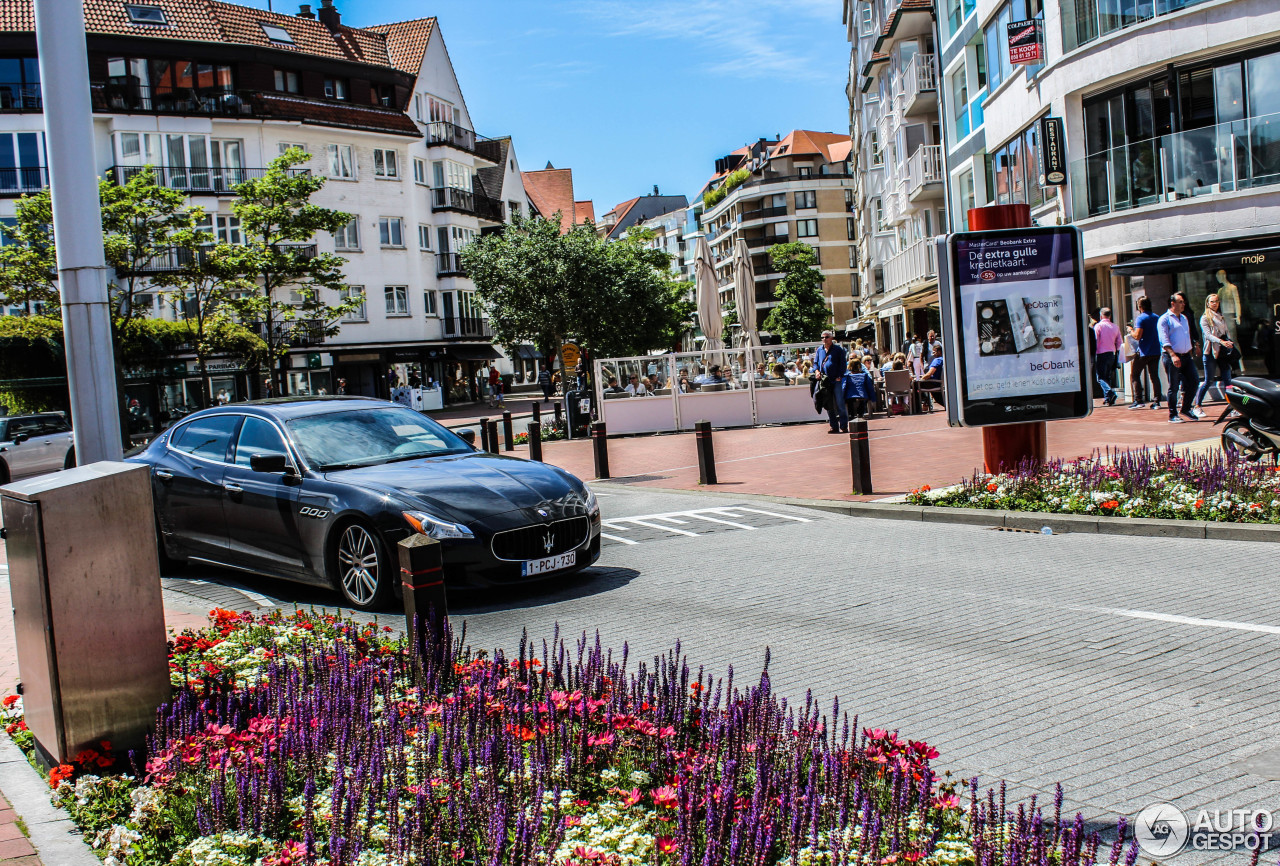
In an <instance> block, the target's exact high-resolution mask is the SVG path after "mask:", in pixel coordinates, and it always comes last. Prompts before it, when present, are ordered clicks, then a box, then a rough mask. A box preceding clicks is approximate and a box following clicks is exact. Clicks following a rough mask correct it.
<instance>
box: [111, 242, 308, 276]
mask: <svg viewBox="0 0 1280 866" xmlns="http://www.w3.org/2000/svg"><path fill="white" fill-rule="evenodd" d="M278 249H279V250H280V251H281V252H284V253H289V254H292V255H293V256H294V257H295V258H300V259H314V258H315V257H316V255H318V253H319V250H318V248H317V247H316V245H315V244H281V245H280V246H279V247H278ZM211 253H212V248H207V247H205V248H200V249H195V250H193V249H191V248H189V247H173V248H172V249H168V250H165V251H164V252H162V253H160V254H159V255H157V256H153V257H152V258H151V259H149V260H148V261H145V262H143V263H141V264H140V265H138V266H137V267H136V268H130V269H126V270H124V271H123V273H125V274H172V273H176V272H177V271H182V270H186V269H187V268H189V267H191V266H192V265H195V264H199V265H203V264H206V263H207V262H208V260H209V256H210V254H211Z"/></svg>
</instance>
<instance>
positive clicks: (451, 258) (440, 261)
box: [436, 253, 467, 277]
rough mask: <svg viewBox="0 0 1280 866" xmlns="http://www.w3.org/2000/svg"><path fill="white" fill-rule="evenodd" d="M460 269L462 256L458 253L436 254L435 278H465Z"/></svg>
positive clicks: (464, 272) (464, 273)
mask: <svg viewBox="0 0 1280 866" xmlns="http://www.w3.org/2000/svg"><path fill="white" fill-rule="evenodd" d="M466 275H467V272H466V271H464V270H463V269H462V256H461V254H459V253H436V276H439V277H465V276H466Z"/></svg>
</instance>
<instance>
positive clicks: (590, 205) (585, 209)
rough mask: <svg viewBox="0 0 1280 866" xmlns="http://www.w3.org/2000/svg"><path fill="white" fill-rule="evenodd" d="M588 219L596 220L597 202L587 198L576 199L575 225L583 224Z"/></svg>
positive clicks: (574, 210)
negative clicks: (582, 199)
mask: <svg viewBox="0 0 1280 866" xmlns="http://www.w3.org/2000/svg"><path fill="white" fill-rule="evenodd" d="M588 220H590V221H591V222H595V221H596V203H595V202H593V201H591V200H590V199H587V200H586V201H575V202H574V203H573V221H574V224H575V225H583V224H585V223H586V222H587V221H588Z"/></svg>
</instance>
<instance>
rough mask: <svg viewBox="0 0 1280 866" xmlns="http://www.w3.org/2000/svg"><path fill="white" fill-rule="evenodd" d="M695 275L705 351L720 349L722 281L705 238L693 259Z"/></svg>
mask: <svg viewBox="0 0 1280 866" xmlns="http://www.w3.org/2000/svg"><path fill="white" fill-rule="evenodd" d="M693 275H694V280H695V286H696V294H697V300H698V322H699V323H700V324H701V325H702V334H703V336H704V337H706V338H707V339H706V342H705V343H703V344H702V348H703V349H719V348H720V347H721V343H720V332H721V331H723V330H724V317H723V316H722V315H721V314H720V281H719V280H718V279H717V278H716V264H715V259H714V258H713V257H712V255H711V245H710V244H708V243H707V239H706V238H705V237H700V238H698V247H697V252H696V254H695V255H694V258H693Z"/></svg>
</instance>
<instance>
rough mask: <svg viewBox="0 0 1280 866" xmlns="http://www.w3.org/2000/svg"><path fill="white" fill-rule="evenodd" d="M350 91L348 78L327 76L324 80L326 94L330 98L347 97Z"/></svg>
mask: <svg viewBox="0 0 1280 866" xmlns="http://www.w3.org/2000/svg"><path fill="white" fill-rule="evenodd" d="M348 92H349V91H348V88H347V79H345V78H326V79H325V80H324V95H325V96H326V97H328V98H329V99H346V98H347V96H348Z"/></svg>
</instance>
